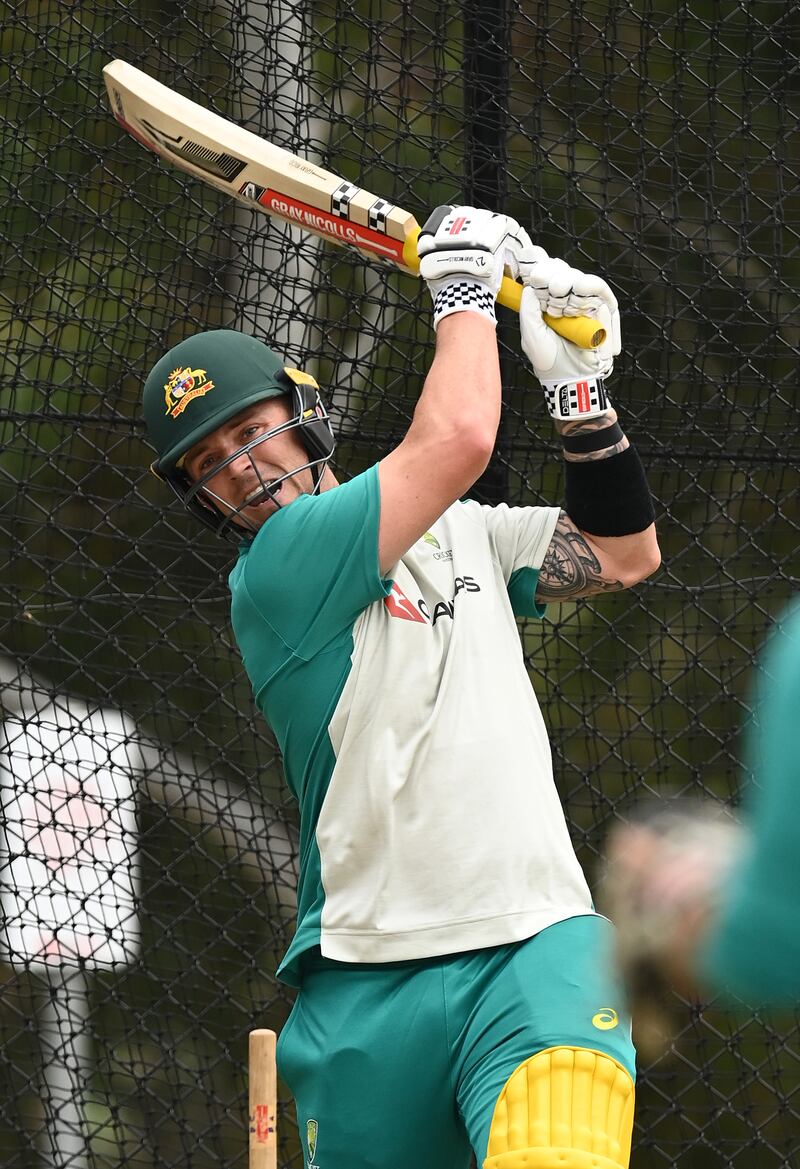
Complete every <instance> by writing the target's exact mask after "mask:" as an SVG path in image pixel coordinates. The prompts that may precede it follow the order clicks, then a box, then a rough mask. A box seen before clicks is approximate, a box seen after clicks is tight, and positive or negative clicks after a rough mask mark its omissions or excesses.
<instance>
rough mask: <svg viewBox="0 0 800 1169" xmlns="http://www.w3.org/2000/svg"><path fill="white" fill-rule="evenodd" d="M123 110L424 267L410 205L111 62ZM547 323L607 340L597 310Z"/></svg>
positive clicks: (263, 207)
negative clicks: (596, 317)
mask: <svg viewBox="0 0 800 1169" xmlns="http://www.w3.org/2000/svg"><path fill="white" fill-rule="evenodd" d="M103 75H104V77H105V83H106V88H107V90H108V97H109V101H110V102H111V109H112V111H113V113H114V117H115V118H116V119H117V121H118V122H119V124H120V125H121V126H122V128H123V129H124V130H127V131H128V133H129V134H132V135H133V137H134V138H136V139H137V141H139V142H141V144H142V145H143V146H146V147H148V149H150V150H154V151H155V153H156V154H158V155H160V156H161V157H162V158H163V159H165V160H166V161H167V162H170V163H172V164H173V166H177V167H179V168H180V170H183V171H186V173H187V174H190V175H193V176H194V177H195V178H197V179H201V180H202V181H203V182H205V183H208V184H210V185H211V186H212V187H216V188H217V189H218V190H220V191H223V192H224V193H225V194H226V195H229V196H232V197H233V198H234V199H238V200H239V201H240V202H241V203H245V204H247V206H249V207H252V208H255V209H256V210H258V211H264V212H266V213H267V215H271V216H273V217H274V218H277V219H282V220H285V221H286V222H287V223H291V224H294V226H295V227H299V228H301V229H302V230H303V231H308V232H312V233H313V234H314V235H318V236H322V237H323V238H324V239H327V240H331V241H332V242H333V243H337V244H345V245H349V246H350V247H353V248H356V249H357V250H358V251H359V252H361V253H363V254H364V255H365V256H367V257H368V258H373V257H379V258H380V259H382V260H387V261H388V262H389V263H390V264H394V265H395V266H396V267H398V268H400V269H402V271H404V272H409V273H411V274H413V275H419V256H418V254H417V237H418V236H419V230H420V229H419V224H418V223H417V220H416V219H415V218H414V216H413V215H412V214H411V212H410V211H404V210H403V209H402V208H400V207H396V206H394V204H392V203H389V202H388V201H387V200H386V199H383V198H381V197H379V196H378V195H372V194H370V193H369V191H365V190H364V189H363V188H362V187H359V186H357V185H356V184H355V183H351V182H348V180H347V179H344V178H341V177H340V176H339V175H334V174H331V173H330V171H326V170H323V169H322V168H321V167H318V166H315V164H314V163H313V162H309V161H308V160H307V159H305V158H300V157H299V156H298V155H296V154H292V153H290V151H288V150H283V149H282V148H281V147H279V146H274V145H273V144H272V143H271V142H266V141H265V140H264V139H263V138H259V137H258V135H257V134H253V133H251V132H250V131H249V130H245V129H244V128H243V127H242V126H237V125H236V123H235V122H230V121H228V120H227V119H225V118H222V117H220V116H219V114H215V113H212V112H211V110H207V109H205V108H204V107H203V106H200V105H198V104H197V103H196V102H193V101H190V100H189V99H188V98H186V97H183V96H182V95H181V94H179V93H175V91H174V90H172V89H169V88H168V87H167V86H166V85H162V84H161V82H159V81H156V80H154V78H152V77H150V76H148V74H147V73H143V72H142V71H141V70H140V69H136V68H135V67H134V66H133V65H128V64H127V63H126V62H125V61H112V62H111V63H110V64H109V65H106V66H105V68H104V69H103ZM521 296H522V285H521V284H520V283H519V282H518V281H516V280H511V279H509V277H508V276H505V277H504V278H503V284H502V287H501V289H500V292H499V294H498V297H497V299H498V301H499V302H500V304H504V305H506V306H507V307H508V308H511V309H515V310H516V311H517V312H519V306H520V299H521ZM545 321H546V322H547V324H548V325H549V326H550V328H551V329H554V330H555V331H556V332H557V333H559V334H560V335H561V336H562V337H565V338H566V339H567V340H568V341H572V342H573V343H574V344H576V345H579V346H581V348H583V349H593V348H595V347H596V346H597V345H600V344H602V342H603V340H604V339H605V330H604V329H603V328H602V327H600V326H599V325H598V322H597V321H596V320H593V319H592V318H591V317H550V316H547V315H545Z"/></svg>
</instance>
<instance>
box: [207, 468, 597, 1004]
mask: <svg viewBox="0 0 800 1169" xmlns="http://www.w3.org/2000/svg"><path fill="white" fill-rule="evenodd" d="M558 515H559V510H558V508H536V507H533V508H509V507H506V506H505V505H501V506H500V507H496V508H490V507H483V506H480V505H479V504H477V503H473V502H466V503H456V504H454V505H453V506H452V507H450V508H449V509H448V510H447V511H446V512H445V514H444V515H443V516H442V517H441V519H440V520H438V521H437V523H436V524H434V525H433V527H432V528H431V530H430V532H427V533H426V534H425V535H424V536H423V537H422V539H420V540H419V541H418V542H417V543H416V544H415V545H414V546H413V548H411V549H410V550H409V552H408V553H407V554H406V555H405V556H404V557H403V558H402V560H400V562H399V563H398V564H397V565H396V566H395V567H394V568H393V570H392V572H391V575H390V577H389V578H388V579H385V580H384V579H382V578H381V575H380V571H379V567H378V524H379V517H380V486H379V479H378V468H377V466H374V467H372V468H370V469H369V470H368V471H366V472H364V474H362V475H359V476H357V477H356V478H354V479H352V480H351V481H349V482H347V483H344V484H342V485H340V486H338V487H335V488H333V489H331V490H329V491H326V492H323V493H322V494H321V495H318V496H310V495H304V496H301V497H300V498H298V499H297V500H295V501H294V502H292V503H291V504H290V505H288V506H287V507H285V508H283V509H281V510H279V511H278V512H276V513H275V514H274V515H273V516H271V517H270V519H269V520H268V521H267V522H266V523H265V524H264V526H263V527H262V528H261V529H260V531H259V532H258V534H257V535H256V536H255V538H254V539H253V541H252V542H251V543H250V544H249V545H246V546H245V547H244V548H243V550H242V552H241V555H240V557H239V560H238V562H237V564H236V566H235V567H234V569H233V571H232V573H231V576H230V587H231V593H232V619H233V627H234V632H235V635H236V638H237V641H238V643H239V647H240V649H241V652H242V656H243V658H244V663H245V667H246V669H247V672H248V675H249V677H250V680H251V682H252V685H253V690H254V693H255V698H256V702H257V704H258V706H259V708H260V709H261V711H262V712H263V713H264V715H265V717H266V719H267V721H268V722H269V724H270V726H271V727H272V729H273V731H274V733H275V735H276V738H277V740H278V744H279V746H280V749H281V751H282V754H283V762H284V768H285V773H286V780H287V783H288V785H289V787H290V788H291V790H292V792H293V793H294V795H295V796H296V798H297V800H298V801H299V805H300V826H301V828H300V880H299V888H298V923H297V931H296V934H295V937H294V940H293V941H292V944H291V946H290V948H289V951H288V953H287V955H286V958H285V959H284V962H283V963H282V965H281V971H280V972H281V975H282V977H284V978H285V979H286V981H289V982H296V981H297V976H298V971H297V962H298V958H299V957H300V955H301V954H302V953H303V952H304V951H306V950H308V949H309V948H310V947H313V946H319V947H320V949H321V951H322V954H323V955H324V956H326V957H329V958H333V959H337V960H339V961H344V962H389V961H401V960H407V959H416V958H427V957H434V956H437V955H441V954H447V953H455V952H460V951H464V950H472V949H477V948H481V947H485V946H495V945H502V944H505V943H508V942H512V941H518V940H520V939H522V938H525V937H529V936H531V935H533V934H535V933H537V932H538V931H539V930H541V929H544V928H545V927H546V926H548V925H551V924H552V923H554V922H556V921H560V920H563V919H565V918H567V917H571V916H574V915H576V914H584V913H591V912H592V907H591V899H590V895H589V890H588V887H587V885H586V881H585V879H584V876H583V873H582V871H581V869H580V866H579V865H578V862H577V859H576V857H575V854H574V852H573V850H572V846H571V843H570V840H569V835H568V832H567V828H566V824H565V821H564V816H563V812H562V809H561V805H560V802H559V799H558V795H557V793H556V790H555V786H554V783H553V776H552V764H551V756H550V746H549V743H548V739H547V734H546V731H545V727H544V723H543V720H542V716H541V713H540V711H539V707H538V704H537V702H536V698H535V696H534V693H533V689H532V687H531V683H530V679H529V678H528V674H527V670H526V667H525V662H524V659H523V655H522V648H521V645H520V639H519V633H518V630H517V626H516V622H515V620H514V615H515V613H516V614H517V615H520V616H541V610H540V609H539V607H538V606H537V604H536V601H535V597H534V594H535V591H536V583H537V580H538V570H539V568H540V566H541V563H542V560H543V558H544V554H545V552H546V550H547V547H548V545H549V543H550V539H551V537H552V534H553V530H554V528H555V525H556V522H557V519H558Z"/></svg>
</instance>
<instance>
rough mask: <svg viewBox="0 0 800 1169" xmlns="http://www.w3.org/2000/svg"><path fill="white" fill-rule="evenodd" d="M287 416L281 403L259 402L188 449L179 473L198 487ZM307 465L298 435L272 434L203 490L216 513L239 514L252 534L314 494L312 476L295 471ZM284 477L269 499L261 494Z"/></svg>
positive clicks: (236, 459)
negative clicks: (300, 497) (280, 511)
mask: <svg viewBox="0 0 800 1169" xmlns="http://www.w3.org/2000/svg"><path fill="white" fill-rule="evenodd" d="M291 417H292V415H291V413H290V411H289V408H288V406H287V404H286V403H285V402H284V401H283V399H281V398H267V399H266V400H265V401H263V402H257V403H256V404H255V405H254V406H249V407H248V408H247V409H246V410H243V411H242V412H241V414H237V415H235V416H234V417H233V418H231V419H230V420H229V421H228V422H226V423H224V424H223V425H222V426H220V427H219V429H218V430H215V431H214V432H213V434H210V435H209V436H208V437H207V438H204V439H201V440H200V442H198V443H196V444H195V446H193V447H191V448H190V450H189V451H188V453H187V455H186V458H185V460H184V464H183V469H184V470H185V471H186V473H187V474H188V476H189V478H190V479H192V481H193V482H197V481H198V480H199V479H202V478H203V477H204V476H206V475H208V474H209V473H210V472H212V471H213V469H214V466H215V465H216V464H219V463H223V462H224V460H225V459H227V458H228V457H229V456H230V455H233V454H235V453H236V452H237V451H239V450H241V448H242V447H244V446H246V445H247V444H248V443H251V442H253V440H254V439H257V438H258V437H259V436H260V435H263V434H266V433H268V432H269V431H270V430H274V429H275V427H277V426H281V425H282V424H283V423H285V422H288V421H289V419H290V418H291ZM307 462H308V454H307V453H306V450H305V447H304V446H303V444H302V443H301V442H300V440H299V439H298V438H297V434H296V431H294V430H288V431H285V432H284V433H283V434H276V435H274V436H273V437H272V438H269V439H265V441H264V442H261V443H258V444H257V445H256V446H254V447H252V448H251V449H250V450H249V451H248V452H247V453H246V454H244V453H243V454H241V455H239V457H238V458H234V459H232V460H231V462H229V463H226V464H225V466H221V467H220V469H219V471H218V472H217V473H216V474H214V475H213V476H212V478H211V479H210V480H209V481H208V483H207V485H206V487H207V490H208V493H209V498H210V500H211V502H212V503H213V504H214V506H215V507H216V508H217V509H219V510H224V508H225V507H227V508H228V509H229V510H231V511H233V510H238V511H239V516H238V517H237V520H238V519H239V518H241V520H242V521H244V523H243V524H242V525H240V526H246V527H247V528H249V529H251V530H252V529H253V528H260V527H261V525H262V524H263V523H264V521H265V520H267V519H269V517H270V516H271V515H272V514H273V512H275V511H277V509H278V508H279V507H285V506H286V504H288V503H291V502H292V500H293V499H296V498H297V497H298V495H303V494H310V493H311V492H312V491H313V490H314V480H313V476H312V474H311V471H310V470H308V469H305V470H296V468H298V467H301V468H302V467H303V466H304V465H305V464H306V463H307ZM284 475H286V476H288V477H287V478H285V479H283V480H282V482H280V483H278V484H277V485H276V486H275V487H274V488H273V494H272V497H270V496H268V495H265V493H264V488H265V486H269V487H272V484H273V483H275V481H276V480H278V479H281V478H282V476H284ZM251 500H252V502H249V501H251ZM234 522H236V521H234Z"/></svg>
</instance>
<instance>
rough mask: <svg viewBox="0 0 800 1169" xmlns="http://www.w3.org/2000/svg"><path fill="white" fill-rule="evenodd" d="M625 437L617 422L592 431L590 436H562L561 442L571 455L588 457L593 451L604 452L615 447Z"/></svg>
mask: <svg viewBox="0 0 800 1169" xmlns="http://www.w3.org/2000/svg"><path fill="white" fill-rule="evenodd" d="M624 437H625V435H624V434H623V432H622V427H621V426H620V424H619V423H618V422H612V423H611V425H610V426H604V427H603V429H602V430H593V431H592V433H591V434H562V436H561V441H562V442H563V444H564V450H565V451H568V452H569V454H571V455H590V454H592V453H593V452H594V451H604V450H607V449H608V448H609V447H612V446H616V445H617V443H618V442H621V441H622V439H623V438H624Z"/></svg>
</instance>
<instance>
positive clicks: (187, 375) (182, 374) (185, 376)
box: [164, 365, 214, 418]
mask: <svg viewBox="0 0 800 1169" xmlns="http://www.w3.org/2000/svg"><path fill="white" fill-rule="evenodd" d="M213 389H214V383H213V382H212V381H211V379H210V378H207V377H206V371H205V370H204V369H190V368H189V366H188V365H187V366H184V368H183V369H180V368H179V369H174V370H173V371H172V373H171V374H170V375H169V378H168V379H167V381H166V382H165V383H164V401H165V402H166V404H167V409H166V411H165V412H166V413H167V414H169V415H170V417H171V418H177V417H178V416H179V415H180V414H182V413H183V412H184V410H185V409H186V407H187V406H188V405H189V403H190V402H191V401H192V399H193V398H202V396H203V394H207V393H208V391H209V390H213Z"/></svg>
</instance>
